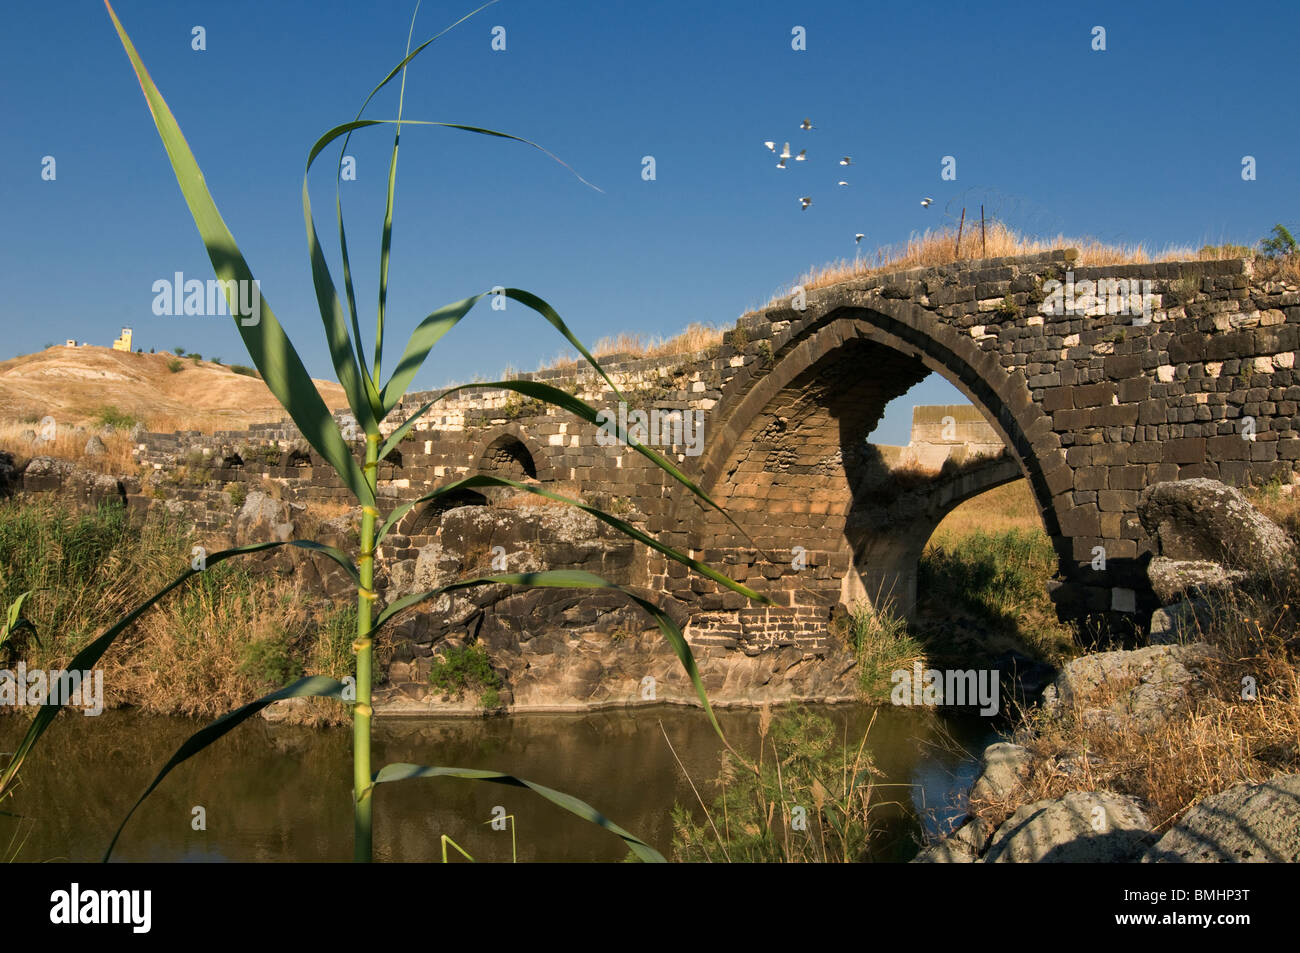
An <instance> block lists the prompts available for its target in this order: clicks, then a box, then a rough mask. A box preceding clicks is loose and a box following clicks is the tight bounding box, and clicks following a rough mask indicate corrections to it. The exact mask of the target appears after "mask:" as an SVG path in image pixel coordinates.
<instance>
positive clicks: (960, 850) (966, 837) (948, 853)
mask: <svg viewBox="0 0 1300 953" xmlns="http://www.w3.org/2000/svg"><path fill="white" fill-rule="evenodd" d="M988 842H989V829H988V825H987V824H985V823H984V822H983V821H981V820H979V819H978V818H972V819H971V820H969V821H967V822H966V823H965V824H963V825H962V826H961V827H959V828H957V830H955V831H953V832H952V833H951V834H949V835H948V836H947V837H945V838H944V839H943V840H941V841H939V843H937V844H933V845H931V846H930V847H927V848H925V850H923V851H921V852H920V853H919V854H917V855H916V856H915V857H913V858H912V863H914V864H973V863H975V861H977V860H979V856H980V853H981V852H982V851H983V850H984V848H985V847H986V846H987V845H988Z"/></svg>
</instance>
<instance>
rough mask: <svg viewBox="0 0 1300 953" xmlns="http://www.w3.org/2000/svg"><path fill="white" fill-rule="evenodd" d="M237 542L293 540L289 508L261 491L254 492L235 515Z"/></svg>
mask: <svg viewBox="0 0 1300 953" xmlns="http://www.w3.org/2000/svg"><path fill="white" fill-rule="evenodd" d="M234 532H235V540H236V541H237V542H239V543H264V542H269V541H271V540H276V541H280V542H283V541H285V540H288V539H292V538H293V523H291V522H290V521H289V508H288V507H287V506H286V505H285V504H284V503H282V502H281V501H279V500H274V499H272V498H271V497H269V496H267V495H266V494H265V493H263V492H262V491H261V490H252V491H250V492H249V494H248V496H247V497H246V498H245V499H244V505H243V506H241V507H240V508H239V512H238V513H236V514H235V525H234Z"/></svg>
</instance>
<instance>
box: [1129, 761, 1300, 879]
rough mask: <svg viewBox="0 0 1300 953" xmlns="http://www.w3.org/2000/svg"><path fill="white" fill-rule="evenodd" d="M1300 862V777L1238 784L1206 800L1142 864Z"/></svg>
mask: <svg viewBox="0 0 1300 953" xmlns="http://www.w3.org/2000/svg"><path fill="white" fill-rule="evenodd" d="M1298 861H1300V774H1283V775H1278V776H1277V777H1275V778H1273V779H1271V780H1269V781H1266V782H1265V783H1263V784H1238V785H1236V786H1235V787H1231V788H1228V790H1226V791H1223V792H1221V793H1219V794H1212V795H1210V796H1209V797H1207V798H1205V799H1204V800H1202V801H1201V802H1200V803H1198V804H1197V805H1196V806H1195V807H1193V808H1192V809H1191V810H1190V811H1188V812H1187V814H1185V815H1184V816H1183V819H1182V820H1181V821H1179V822H1178V823H1177V824H1175V825H1174V826H1173V827H1172V828H1170V830H1169V831H1168V833H1166V834H1165V836H1164V837H1162V838H1160V840H1159V841H1157V842H1156V843H1155V845H1154V846H1152V847H1151V848H1150V849H1149V850H1147V851H1146V853H1144V854H1143V855H1142V863H1144V864H1155V863H1212V864H1215V863H1288V864H1294V863H1296V862H1298Z"/></svg>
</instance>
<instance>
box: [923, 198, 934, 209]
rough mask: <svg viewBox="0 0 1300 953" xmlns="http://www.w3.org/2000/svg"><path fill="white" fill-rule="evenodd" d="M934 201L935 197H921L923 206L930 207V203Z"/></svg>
mask: <svg viewBox="0 0 1300 953" xmlns="http://www.w3.org/2000/svg"><path fill="white" fill-rule="evenodd" d="M933 201H934V199H928V198H927V199H921V208H929V207H930V203H931V202H933Z"/></svg>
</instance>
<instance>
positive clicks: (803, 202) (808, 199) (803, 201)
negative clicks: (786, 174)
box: [799, 195, 812, 210]
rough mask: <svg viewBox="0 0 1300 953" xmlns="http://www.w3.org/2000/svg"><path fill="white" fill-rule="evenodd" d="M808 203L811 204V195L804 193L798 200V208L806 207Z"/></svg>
mask: <svg viewBox="0 0 1300 953" xmlns="http://www.w3.org/2000/svg"><path fill="white" fill-rule="evenodd" d="M809 205H812V196H809V195H805V196H804V197H803V198H801V199H800V200H799V208H800V210H803V209H806V208H807V207H808V206H809Z"/></svg>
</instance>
